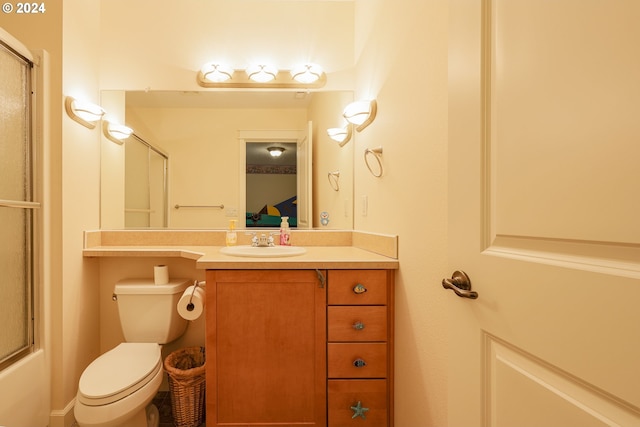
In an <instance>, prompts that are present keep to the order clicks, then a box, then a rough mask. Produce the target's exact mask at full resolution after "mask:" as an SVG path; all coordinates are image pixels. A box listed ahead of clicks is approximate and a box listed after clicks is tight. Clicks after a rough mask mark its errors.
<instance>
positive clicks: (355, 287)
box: [327, 270, 394, 427]
mask: <svg viewBox="0 0 640 427" xmlns="http://www.w3.org/2000/svg"><path fill="white" fill-rule="evenodd" d="M393 277H394V276H393V271H392V270H330V271H329V272H328V280H327V282H328V287H327V291H328V298H327V303H328V305H327V331H328V332H327V390H328V396H327V409H328V425H329V426H330V427H346V426H372V427H373V426H375V427H387V426H389V427H391V426H393Z"/></svg>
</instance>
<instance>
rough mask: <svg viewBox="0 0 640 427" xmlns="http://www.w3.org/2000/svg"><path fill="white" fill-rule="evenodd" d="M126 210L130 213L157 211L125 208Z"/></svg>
mask: <svg viewBox="0 0 640 427" xmlns="http://www.w3.org/2000/svg"><path fill="white" fill-rule="evenodd" d="M124 211H125V212H129V213H156V211H154V210H151V209H125V210H124Z"/></svg>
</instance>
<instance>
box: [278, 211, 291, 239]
mask: <svg viewBox="0 0 640 427" xmlns="http://www.w3.org/2000/svg"><path fill="white" fill-rule="evenodd" d="M280 219H281V220H282V222H281V223H280V244H281V245H282V246H290V245H291V229H290V228H289V221H288V220H289V217H288V216H282V217H280Z"/></svg>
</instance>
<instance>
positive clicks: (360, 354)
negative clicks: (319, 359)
mask: <svg viewBox="0 0 640 427" xmlns="http://www.w3.org/2000/svg"><path fill="white" fill-rule="evenodd" d="M327 364H328V374H329V378H386V377H387V344H386V343H329V344H327Z"/></svg>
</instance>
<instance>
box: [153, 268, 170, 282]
mask: <svg viewBox="0 0 640 427" xmlns="http://www.w3.org/2000/svg"><path fill="white" fill-rule="evenodd" d="M153 283H155V284H156V285H166V284H167V283H169V267H167V266H166V265H156V266H154V267H153Z"/></svg>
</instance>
